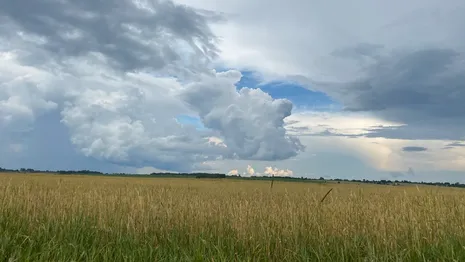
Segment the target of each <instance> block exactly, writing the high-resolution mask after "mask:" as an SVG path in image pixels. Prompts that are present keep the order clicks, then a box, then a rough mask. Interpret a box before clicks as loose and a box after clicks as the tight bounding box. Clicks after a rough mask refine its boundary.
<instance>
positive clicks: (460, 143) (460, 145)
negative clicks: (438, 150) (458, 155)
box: [443, 141, 465, 149]
mask: <svg viewBox="0 0 465 262" xmlns="http://www.w3.org/2000/svg"><path fill="white" fill-rule="evenodd" d="M456 147H465V144H464V143H462V142H458V141H456V142H453V143H449V144H447V145H445V146H444V147H443V149H452V148H456Z"/></svg>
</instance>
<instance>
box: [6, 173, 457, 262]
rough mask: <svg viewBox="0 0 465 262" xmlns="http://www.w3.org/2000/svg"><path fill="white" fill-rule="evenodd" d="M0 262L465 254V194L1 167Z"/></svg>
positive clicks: (453, 258) (409, 258) (416, 258)
mask: <svg viewBox="0 0 465 262" xmlns="http://www.w3.org/2000/svg"><path fill="white" fill-rule="evenodd" d="M330 188H333V190H332V192H331V193H330V194H329V195H328V196H327V198H326V199H325V200H324V201H323V202H321V199H322V198H323V196H324V195H325V194H326V193H327V192H328V190H329V189H330ZM0 261H112V262H114V261H465V191H464V189H457V188H442V187H426V186H422V187H417V186H414V185H409V186H381V185H366V184H365V185H364V184H362V185H358V184H349V183H347V184H345V183H341V184H336V183H298V182H281V181H279V182H275V183H274V186H273V188H272V189H270V182H269V181H246V180H233V179H215V180H213V179H182V178H136V177H131V178H124V177H103V176H102V177H98V176H77V175H73V176H61V175H43V174H37V175H24V174H0Z"/></svg>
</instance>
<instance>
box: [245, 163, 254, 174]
mask: <svg viewBox="0 0 465 262" xmlns="http://www.w3.org/2000/svg"><path fill="white" fill-rule="evenodd" d="M247 174H248V175H249V176H253V175H255V170H254V169H253V168H252V167H251V166H250V165H247Z"/></svg>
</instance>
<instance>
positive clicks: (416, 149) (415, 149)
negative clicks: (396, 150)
mask: <svg viewBox="0 0 465 262" xmlns="http://www.w3.org/2000/svg"><path fill="white" fill-rule="evenodd" d="M426 150H428V149H427V148H426V147H422V146H406V147H403V148H402V151H404V152H423V151H426Z"/></svg>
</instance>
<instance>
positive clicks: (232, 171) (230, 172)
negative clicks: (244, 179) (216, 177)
mask: <svg viewBox="0 0 465 262" xmlns="http://www.w3.org/2000/svg"><path fill="white" fill-rule="evenodd" d="M227 175H228V176H237V175H239V171H237V169H233V170H230V171H229V172H228V174H227Z"/></svg>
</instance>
